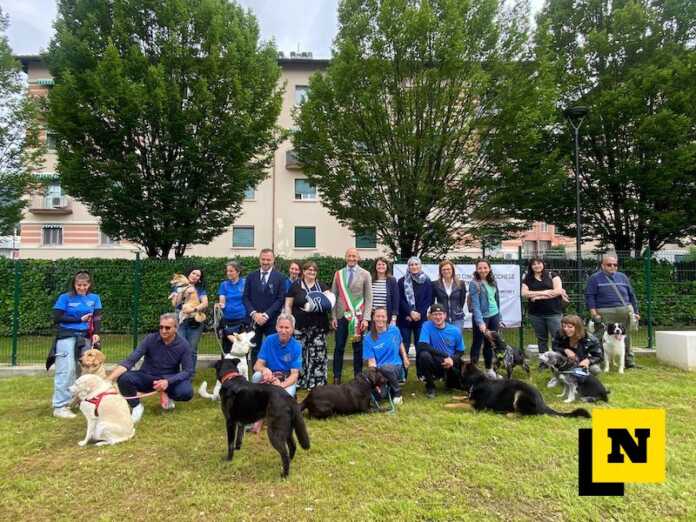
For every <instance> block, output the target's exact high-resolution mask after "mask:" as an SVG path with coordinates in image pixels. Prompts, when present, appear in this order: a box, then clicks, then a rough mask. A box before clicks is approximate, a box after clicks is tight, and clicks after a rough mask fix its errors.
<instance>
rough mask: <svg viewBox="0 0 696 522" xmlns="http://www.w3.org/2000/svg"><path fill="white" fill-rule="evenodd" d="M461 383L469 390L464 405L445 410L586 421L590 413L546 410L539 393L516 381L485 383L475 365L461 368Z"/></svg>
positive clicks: (490, 380)
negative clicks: (550, 416) (482, 411)
mask: <svg viewBox="0 0 696 522" xmlns="http://www.w3.org/2000/svg"><path fill="white" fill-rule="evenodd" d="M462 383H463V384H464V385H465V388H468V389H469V397H468V399H466V401H465V402H460V403H454V404H447V405H446V406H445V407H446V408H473V409H474V410H475V411H480V410H491V411H494V412H498V413H517V414H519V415H542V414H546V415H558V416H559V417H586V418H588V419H589V418H590V412H588V411H587V410H585V409H583V408H577V409H575V410H573V411H571V412H569V413H562V412H558V411H556V410H553V409H551V408H549V407H548V406H547V405H546V403H545V402H544V398H543V397H542V396H541V393H540V392H539V390H537V389H536V388H535V387H534V386H532V385H530V384H527V383H526V382H522V381H518V380H516V379H510V380H507V379H500V380H499V379H488V378H487V377H486V376H485V375H484V374H483V372H482V371H481V370H479V369H478V368H477V367H476V365H475V364H472V363H467V364H465V365H464V366H462Z"/></svg>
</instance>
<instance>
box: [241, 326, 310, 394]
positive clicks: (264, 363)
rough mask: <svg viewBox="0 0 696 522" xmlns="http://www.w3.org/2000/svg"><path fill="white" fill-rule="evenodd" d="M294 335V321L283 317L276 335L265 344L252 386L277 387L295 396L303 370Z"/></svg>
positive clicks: (300, 347)
mask: <svg viewBox="0 0 696 522" xmlns="http://www.w3.org/2000/svg"><path fill="white" fill-rule="evenodd" d="M294 331H295V318H294V317H293V316H292V315H286V314H280V315H279V316H278V319H277V321H276V332H277V333H274V334H273V335H269V336H268V337H266V338H265V339H264V340H263V345H261V351H260V352H259V357H258V359H257V360H256V364H254V372H255V373H254V375H253V376H252V378H251V382H255V383H261V382H263V383H269V384H275V385H277V386H281V387H282V388H285V391H286V392H288V393H289V394H290V395H291V396H293V397H294V396H295V392H296V390H297V381H298V379H299V377H300V369H301V368H302V345H301V344H300V343H299V342H298V341H297V339H295V338H294V337H293V336H292V334H293V332H294Z"/></svg>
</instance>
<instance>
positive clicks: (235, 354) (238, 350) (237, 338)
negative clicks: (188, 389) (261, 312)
mask: <svg viewBox="0 0 696 522" xmlns="http://www.w3.org/2000/svg"><path fill="white" fill-rule="evenodd" d="M227 337H228V338H229V339H230V341H232V348H231V349H230V353H228V354H225V356H224V358H225V359H237V360H238V361H239V362H238V363H237V371H238V372H239V373H240V374H241V375H242V376H243V377H244V378H245V379H247V380H248V379H249V366H248V363H247V354H248V353H249V350H251V347H252V346H255V345H254V343H252V342H251V340H252V339H253V338H254V332H242V333H233V334H231V335H228V336H227ZM221 387H222V384H221V383H220V381H219V380H218V381H216V382H215V387H214V388H213V393H212V394H210V393H208V382H207V381H203V382H202V383H201V385H200V386H199V387H198V394H199V395H200V396H201V397H203V398H204V399H210V400H211V401H217V400H219V399H220V388H221Z"/></svg>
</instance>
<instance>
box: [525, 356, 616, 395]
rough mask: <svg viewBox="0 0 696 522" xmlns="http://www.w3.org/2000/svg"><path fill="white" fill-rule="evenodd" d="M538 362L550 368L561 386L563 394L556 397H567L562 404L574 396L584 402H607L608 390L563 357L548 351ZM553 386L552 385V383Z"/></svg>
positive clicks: (592, 376) (588, 373)
mask: <svg viewBox="0 0 696 522" xmlns="http://www.w3.org/2000/svg"><path fill="white" fill-rule="evenodd" d="M539 360H540V361H542V362H544V363H545V364H546V366H548V367H549V368H551V371H552V372H553V375H554V377H555V378H556V380H557V381H558V382H560V383H562V384H563V393H561V394H560V395H558V397H564V396H567V398H566V400H565V401H564V402H573V401H574V400H575V396H576V395H579V396H580V400H582V401H585V402H596V401H604V402H609V393H611V392H610V391H609V390H607V389H606V388H605V387H604V385H603V384H602V382H601V381H600V380H599V379H598V378H597V377H595V376H594V375H592V374H591V373H590V372H588V371H584V372H583V371H579V372H578V369H577V368H576V367H575V365H574V364H573V363H571V362H570V361H569V360H568V358H567V357H565V356H564V355H562V354H560V353H558V352H554V351H548V352H545V353H542V354H541V355H540V356H539ZM552 384H554V383H552Z"/></svg>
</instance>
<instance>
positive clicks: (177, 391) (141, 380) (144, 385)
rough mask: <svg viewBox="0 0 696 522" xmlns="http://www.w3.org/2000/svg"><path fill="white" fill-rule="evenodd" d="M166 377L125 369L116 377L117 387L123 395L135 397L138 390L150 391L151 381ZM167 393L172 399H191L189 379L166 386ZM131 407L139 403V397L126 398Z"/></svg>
mask: <svg viewBox="0 0 696 522" xmlns="http://www.w3.org/2000/svg"><path fill="white" fill-rule="evenodd" d="M165 378H166V377H162V376H157V375H150V374H148V373H145V372H141V371H139V370H131V371H127V372H126V373H124V374H123V375H121V376H120V377H119V378H118V389H119V391H120V392H121V395H123V396H124V397H135V395H136V394H137V393H138V392H144V393H147V392H151V391H153V390H154V388H153V387H152V383H153V381H157V380H159V379H165ZM167 395H168V396H169V398H170V399H172V400H174V401H183V402H186V401H190V400H191V399H193V386H192V384H191V381H189V380H183V381H179V382H177V383H175V384H170V385H169V386H167ZM128 404H129V405H130V406H131V408H135V407H136V406H137V405H138V404H140V399H128Z"/></svg>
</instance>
